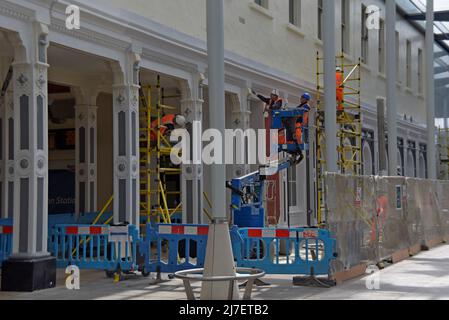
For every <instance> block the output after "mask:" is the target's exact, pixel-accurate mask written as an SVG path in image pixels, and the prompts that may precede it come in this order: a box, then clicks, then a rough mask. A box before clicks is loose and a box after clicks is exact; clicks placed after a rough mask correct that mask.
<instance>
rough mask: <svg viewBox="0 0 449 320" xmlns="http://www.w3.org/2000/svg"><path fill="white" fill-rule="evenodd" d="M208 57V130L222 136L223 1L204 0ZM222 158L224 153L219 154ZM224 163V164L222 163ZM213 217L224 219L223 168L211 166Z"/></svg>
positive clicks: (223, 104) (223, 122)
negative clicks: (215, 131)
mask: <svg viewBox="0 0 449 320" xmlns="http://www.w3.org/2000/svg"><path fill="white" fill-rule="evenodd" d="M206 11H207V53H208V70H209V110H210V112H209V121H210V127H211V128H213V129H217V130H219V131H220V132H221V133H222V137H223V138H224V136H225V134H224V132H225V92H224V85H225V84H224V77H225V76H224V17H223V0H207V1H206ZM222 154H223V155H224V152H223V153H222ZM223 163H224V161H223ZM211 169H212V170H211V185H212V188H214V190H213V192H212V199H211V200H212V215H213V217H214V218H218V219H225V218H226V188H225V181H226V166H225V165H224V164H214V165H212V168H211Z"/></svg>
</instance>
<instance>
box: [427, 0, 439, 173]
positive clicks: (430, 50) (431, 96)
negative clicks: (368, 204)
mask: <svg viewBox="0 0 449 320" xmlns="http://www.w3.org/2000/svg"><path fill="white" fill-rule="evenodd" d="M433 9H434V7H433V0H427V6H426V104H427V172H428V178H429V179H436V177H437V169H436V165H437V163H436V155H435V154H436V147H435V85H434V69H433V68H434V43H435V41H434V40H435V39H434V30H433V22H434V13H433Z"/></svg>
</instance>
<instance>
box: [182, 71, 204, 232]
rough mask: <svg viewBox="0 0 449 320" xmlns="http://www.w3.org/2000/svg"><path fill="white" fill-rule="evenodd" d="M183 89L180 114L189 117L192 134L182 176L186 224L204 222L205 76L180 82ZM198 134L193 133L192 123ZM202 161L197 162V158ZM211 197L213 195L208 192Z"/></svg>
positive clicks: (183, 214)
mask: <svg viewBox="0 0 449 320" xmlns="http://www.w3.org/2000/svg"><path fill="white" fill-rule="evenodd" d="M180 87H181V92H182V100H181V113H182V114H183V115H184V116H185V117H186V123H187V125H186V129H187V130H188V132H189V134H190V141H191V147H190V157H189V158H190V160H191V161H192V163H191V164H183V165H182V166H181V167H182V175H181V201H182V221H183V223H192V224H201V223H203V222H204V219H203V165H202V162H201V150H202V141H201V134H202V125H201V124H202V117H203V103H204V100H203V93H202V77H201V75H200V74H196V75H193V77H192V82H191V84H190V85H189V83H188V82H187V81H180ZM194 123H195V125H196V128H195V131H196V132H198V133H199V136H194V134H193V131H194V129H193V125H194ZM195 159H196V160H199V161H194V160H195ZM209 196H210V195H209Z"/></svg>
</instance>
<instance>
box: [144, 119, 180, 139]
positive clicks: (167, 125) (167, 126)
mask: <svg viewBox="0 0 449 320" xmlns="http://www.w3.org/2000/svg"><path fill="white" fill-rule="evenodd" d="M185 125H186V118H185V117H184V116H182V115H180V114H168V115H165V116H163V117H162V118H161V126H160V128H159V132H160V133H161V135H162V136H168V135H170V133H171V132H172V131H173V130H174V129H176V128H184V127H185ZM157 126H158V119H156V120H153V122H151V128H153V129H155V128H157ZM156 141H157V134H156V132H155V130H151V142H152V143H154V142H156Z"/></svg>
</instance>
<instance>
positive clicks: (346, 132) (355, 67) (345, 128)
mask: <svg viewBox="0 0 449 320" xmlns="http://www.w3.org/2000/svg"><path fill="white" fill-rule="evenodd" d="M336 62H337V63H336V65H337V67H339V68H340V69H341V71H342V73H343V81H342V85H341V88H342V91H343V101H342V107H343V110H342V111H337V110H336V112H337V123H338V132H337V137H338V139H339V145H338V147H337V151H338V167H339V169H340V172H341V173H345V174H353V175H360V174H361V172H362V170H361V168H362V125H363V123H362V107H361V71H360V66H361V63H360V59H359V61H358V63H357V64H346V63H345V57H344V55H343V54H340V55H338V56H337V57H336ZM316 64H317V65H316V69H317V72H316V105H317V116H316V118H315V128H316V162H317V163H316V192H317V203H316V208H317V210H316V211H317V220H318V224H319V225H320V226H322V225H323V224H324V212H325V211H324V210H325V202H324V201H325V200H324V191H325V189H324V172H325V168H326V156H325V155H326V151H325V146H326V136H325V130H324V124H325V122H324V103H323V101H322V97H323V94H324V90H325V88H324V85H323V81H324V79H323V78H324V77H323V76H324V67H323V58H322V57H320V53H319V52H317V57H316ZM332 90H337V88H335V89H332Z"/></svg>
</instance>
